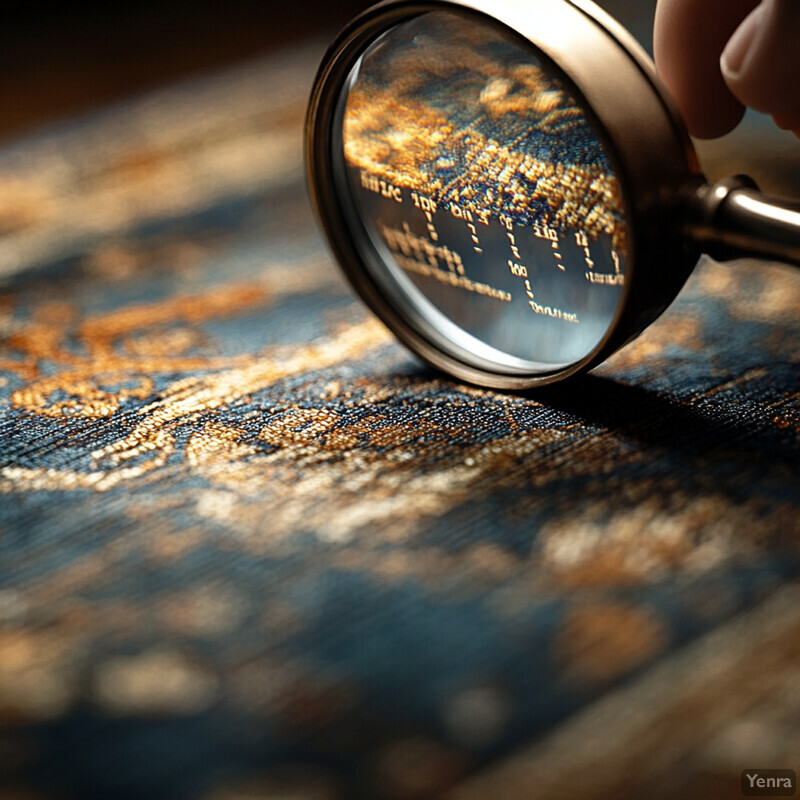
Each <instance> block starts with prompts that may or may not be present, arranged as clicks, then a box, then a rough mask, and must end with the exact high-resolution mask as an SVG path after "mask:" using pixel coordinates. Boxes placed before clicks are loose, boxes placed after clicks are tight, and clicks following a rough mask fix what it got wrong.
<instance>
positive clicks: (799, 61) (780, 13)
mask: <svg viewBox="0 0 800 800" xmlns="http://www.w3.org/2000/svg"><path fill="white" fill-rule="evenodd" d="M720 67H721V70H722V76H723V79H724V80H725V83H726V84H727V86H728V88H729V89H730V91H731V92H732V93H733V95H734V96H735V97H736V98H737V99H738V100H739V101H741V102H742V103H743V104H744V105H746V106H750V107H751V108H754V109H756V111H762V112H764V113H766V114H771V115H772V116H773V117H774V118H775V121H776V122H777V123H778V125H779V126H780V127H782V128H788V129H791V130H795V131H800V2H798V0H762V2H761V3H760V4H759V5H758V6H756V8H755V9H754V10H753V11H752V12H751V13H750V14H749V15H748V16H747V17H746V18H745V19H744V21H743V22H742V23H741V24H740V25H739V27H738V28H737V29H736V31H735V32H734V33H733V36H731V38H730V39H729V41H728V44H727V45H726V46H725V49H724V50H723V52H722V56H721V58H720Z"/></svg>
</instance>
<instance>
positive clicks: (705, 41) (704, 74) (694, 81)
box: [654, 0, 797, 139]
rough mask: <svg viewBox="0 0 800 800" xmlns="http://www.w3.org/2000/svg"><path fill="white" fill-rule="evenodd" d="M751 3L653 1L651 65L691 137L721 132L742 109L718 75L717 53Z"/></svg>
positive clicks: (754, 1)
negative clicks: (676, 106) (674, 103)
mask: <svg viewBox="0 0 800 800" xmlns="http://www.w3.org/2000/svg"><path fill="white" fill-rule="evenodd" d="M790 2H797V0H790ZM757 4H758V0H659V2H658V6H657V8H656V22H655V30H654V48H655V57H656V65H657V67H658V71H659V73H660V75H661V78H662V80H663V81H664V83H665V84H666V86H667V89H669V91H670V92H671V93H672V95H673V96H674V98H675V100H676V102H677V104H678V108H679V109H680V111H681V114H682V116H683V118H684V120H685V121H686V124H687V126H688V128H689V132H690V133H691V134H692V135H693V136H697V137H699V138H701V139H712V138H714V137H716V136H722V135H723V134H725V133H727V132H728V131H730V130H732V129H733V128H735V127H736V125H737V124H738V123H739V120H741V118H742V115H743V114H744V105H743V103H742V102H741V100H739V99H738V98H737V97H735V96H734V94H733V93H732V92H731V90H730V89H729V88H728V86H727V84H726V83H725V80H724V79H723V76H722V70H721V68H720V56H721V55H722V51H723V49H724V47H725V45H726V44H727V42H728V40H729V39H730V37H731V35H732V34H733V32H734V31H735V30H736V29H737V28H738V26H739V24H740V23H741V22H742V20H743V19H744V18H745V17H747V15H748V14H749V13H750V12H751V11H752V10H753V9H754V8H755V7H756V5H757Z"/></svg>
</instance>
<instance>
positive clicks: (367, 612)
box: [0, 43, 800, 800]
mask: <svg viewBox="0 0 800 800" xmlns="http://www.w3.org/2000/svg"><path fill="white" fill-rule="evenodd" d="M320 53H321V49H320V44H319V43H317V44H314V45H310V46H309V47H307V48H305V49H304V48H296V49H295V50H293V51H291V52H288V53H283V54H280V55H277V56H274V57H270V58H267V59H265V60H263V61H260V62H256V63H251V64H248V65H246V66H243V67H241V68H239V69H236V70H233V71H229V72H225V73H222V74H219V75H216V76H211V77H208V78H206V79H204V80H200V81H195V82H190V83H184V84H181V85H179V86H176V87H173V88H170V89H166V90H163V91H161V92H158V93H155V94H152V95H148V96H146V97H143V98H141V99H138V100H136V101H132V102H129V103H127V104H124V105H120V106H115V107H113V108H109V109H107V110H104V111H102V112H98V113H95V114H93V115H91V116H89V117H85V118H82V119H79V120H77V121H74V122H72V123H70V124H68V125H66V124H65V125H61V126H58V127H56V128H51V129H49V130H47V131H45V132H43V133H39V134H37V135H33V136H30V137H28V138H26V139H24V140H22V141H19V142H17V143H14V144H11V145H6V146H5V147H3V148H2V149H1V150H0V176H2V178H0V231H2V238H0V276H1V277H0V279H1V280H2V293H0V436H1V437H2V438H0V726H1V732H0V764H2V772H1V773H0V776H1V777H0V797H2V798H3V800H5V799H6V798H26V799H32V800H45V799H46V800H50V799H51V798H52V799H55V798H76V799H79V800H92V799H93V798H103V800H105V799H106V798H115V799H119V800H126V799H127V798H131V800H133V799H136V800H138V799H139V798H147V800H184V799H186V800H188V799H189V798H202V799H203V800H265V799H266V798H270V799H274V800H277V799H278V798H281V799H282V800H289V798H291V800H341V799H342V798H365V799H366V798H370V799H374V800H383V799H384V798H386V799H388V800H411V799H412V798H429V797H438V796H441V795H443V794H444V793H447V792H450V791H452V792H453V796H456V797H463V798H489V797H491V798H505V797H508V798H515V799H517V798H528V797H530V798H591V799H592V800H594V799H598V800H599V799H600V798H617V799H618V800H620V799H621V798H644V797H647V798H671V797H681V798H723V797H739V796H740V792H739V773H740V772H741V770H742V769H744V768H751V767H787V768H797V767H798V766H800V765H798V763H797V753H798V752H800V727H799V726H798V722H797V720H798V719H800V694H798V688H797V687H798V685H800V681H799V680H798V679H800V611H799V610H798V609H800V603H798V599H800V598H798V593H797V592H798V590H797V588H796V587H795V585H793V584H794V581H795V579H796V577H797V575H798V574H800V547H798V533H800V523H799V522H798V520H799V519H800V517H799V516H798V515H799V514H800V492H798V472H799V471H800V470H799V467H800V458H799V457H798V431H799V430H800V403H799V402H798V398H799V397H800V347H799V346H798V342H800V317H799V316H798V313H797V312H798V307H799V306H800V275H798V274H796V273H795V272H792V271H791V270H788V269H785V268H783V267H780V266H778V265H756V264H752V263H740V264H736V265H732V266H722V265H719V264H714V263H711V262H706V263H703V264H702V265H701V266H700V267H699V268H698V270H697V271H696V273H695V275H694V276H693V277H692V279H691V280H690V282H689V284H688V285H687V287H686V289H685V290H684V292H683V293H682V294H681V295H680V297H679V299H678V301H677V302H676V303H675V305H674V306H673V307H672V308H671V309H670V310H669V311H668V312H667V313H666V314H665V315H664V316H663V317H662V318H661V320H659V321H658V322H657V323H656V324H655V325H654V326H653V327H652V328H651V329H650V330H648V331H647V332H646V333H645V334H644V335H643V336H641V337H640V338H639V339H638V340H636V341H635V342H634V343H633V344H631V345H630V346H628V347H626V348H625V349H624V350H622V351H621V352H620V353H619V354H617V356H615V357H614V358H613V359H612V360H611V361H609V362H608V363H607V364H606V365H604V366H603V367H602V368H601V369H599V370H597V371H595V372H594V373H593V374H592V375H589V376H587V377H585V378H581V379H579V380H576V381H573V382H571V383H568V384H566V385H563V386H559V387H558V388H556V389H549V390H547V391H541V392H539V393H536V394H531V395H529V396H515V395H510V394H501V393H496V392H491V391H485V390H480V389H476V388H473V387H470V386H467V385H462V384H458V383H455V382H453V381H450V380H448V379H447V378H445V377H443V376H441V375H439V374H437V373H435V372H433V371H431V370H428V369H426V368H425V367H423V366H422V365H420V363H419V362H417V361H416V360H415V359H414V358H413V357H412V356H410V355H409V354H408V353H407V352H406V351H405V350H403V349H402V348H401V347H400V346H399V345H397V344H396V343H395V342H394V340H393V339H392V337H391V336H390V335H389V334H388V333H387V332H386V330H385V329H384V328H383V327H382V326H381V325H380V324H379V323H378V322H377V321H375V320H374V319H373V318H372V317H371V316H370V315H369V313H368V312H367V311H366V310H365V309H364V307H363V306H362V305H361V304H360V303H359V302H357V301H356V299H355V298H354V296H353V294H352V293H351V291H350V290H349V289H348V288H347V287H346V286H345V285H344V283H343V281H342V279H341V277H340V276H339V273H338V271H337V269H336V268H335V267H334V265H333V264H332V263H331V260H330V257H329V256H328V254H327V252H326V250H325V248H324V247H323V245H322V242H321V240H320V238H319V236H318V234H317V232H316V230H315V226H314V224H313V221H312V219H311V215H310V210H309V207H308V203H307V200H306V194H305V189H304V186H303V179H302V163H301V124H302V115H303V111H304V106H305V101H306V97H307V92H308V87H309V84H310V79H311V75H312V73H313V70H314V67H315V65H316V62H317V60H318V57H319V55H320ZM791 155H792V157H793V158H794V159H795V160H796V158H797V151H796V150H795V151H793V153H792V154H791ZM740 166H741V165H740Z"/></svg>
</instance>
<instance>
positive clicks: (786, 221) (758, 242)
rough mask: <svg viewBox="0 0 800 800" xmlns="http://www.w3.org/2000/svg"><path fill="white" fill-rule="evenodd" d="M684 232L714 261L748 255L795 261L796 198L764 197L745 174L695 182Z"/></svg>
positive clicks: (799, 215) (799, 247)
mask: <svg viewBox="0 0 800 800" xmlns="http://www.w3.org/2000/svg"><path fill="white" fill-rule="evenodd" d="M687 233H688V235H689V237H690V238H691V239H692V240H693V241H694V243H695V244H697V245H698V246H699V247H700V249H702V251H703V252H705V253H708V255H710V256H711V257H712V258H715V259H716V260H718V261H729V260H731V259H734V258H742V257H743V256H752V257H754V258H766V259H771V260H774V261H784V262H786V263H788V264H792V265H794V266H796V267H800V202H798V201H793V200H783V199H779V198H775V197H767V196H765V195H763V194H761V192H759V191H758V187H757V186H756V183H755V181H753V179H752V178H749V177H747V176H746V175H737V176H736V177H734V178H726V179H725V180H723V181H720V182H719V183H715V184H714V185H708V184H705V185H704V186H701V187H700V188H698V189H697V191H696V193H695V196H694V198H693V200H692V201H691V203H690V221H689V225H688V231H687Z"/></svg>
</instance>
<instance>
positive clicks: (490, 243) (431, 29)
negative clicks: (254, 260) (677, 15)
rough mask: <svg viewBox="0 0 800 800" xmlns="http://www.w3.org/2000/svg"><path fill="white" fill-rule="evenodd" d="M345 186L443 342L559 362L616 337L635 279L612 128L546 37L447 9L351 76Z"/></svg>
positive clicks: (423, 321) (483, 363)
mask: <svg viewBox="0 0 800 800" xmlns="http://www.w3.org/2000/svg"><path fill="white" fill-rule="evenodd" d="M335 131H337V134H335V136H334V142H333V145H332V146H333V148H334V149H333V157H334V161H337V162H339V163H338V165H337V169H338V176H337V178H336V180H337V181H338V184H337V187H338V188H337V191H338V196H339V198H340V200H341V203H342V206H343V208H344V211H345V213H346V215H347V218H348V220H349V221H350V227H351V232H352V235H353V236H354V237H355V238H356V241H357V246H358V248H359V251H360V253H361V257H362V260H363V261H364V264H365V266H366V268H367V269H368V271H369V273H370V276H371V278H372V280H373V281H374V283H376V284H377V285H378V287H379V289H380V291H381V292H383V293H384V294H385V295H386V296H388V297H390V298H391V299H392V302H393V303H394V305H395V307H396V308H397V310H398V312H399V313H402V314H403V315H404V316H405V317H407V318H408V319H409V320H412V321H413V324H414V325H415V327H416V328H417V329H418V331H419V332H420V333H421V334H422V335H423V336H425V337H427V338H428V339H429V340H431V341H433V342H435V343H436V346H437V347H441V348H442V349H445V350H448V351H449V352H451V353H452V354H454V355H455V356H456V357H457V358H460V359H462V360H464V361H466V362H467V363H473V364H475V365H476V366H478V367H480V368H482V369H490V370H491V369H494V370H503V371H505V372H508V371H511V372H519V373H545V372H549V371H553V370H556V369H562V368H564V367H567V366H569V365H571V364H575V363H576V362H578V361H581V360H582V359H584V358H585V357H587V356H588V355H589V354H590V353H592V352H593V351H594V350H595V349H596V348H597V347H598V345H599V344H600V343H601V341H602V340H603V338H604V337H605V335H606V333H607V332H608V330H609V328H610V327H611V325H612V323H613V322H614V320H615V317H616V315H617V310H618V308H619V307H620V303H621V300H622V298H623V294H624V291H625V263H626V230H625V211H624V203H623V198H622V192H621V188H620V184H619V181H618V180H617V177H616V176H615V174H614V171H613V169H612V165H611V159H610V157H609V154H608V152H607V150H606V149H605V147H604V144H603V142H602V139H601V136H600V134H599V132H598V128H597V127H596V126H595V123H594V122H593V121H592V119H591V118H590V116H588V115H587V114H586V112H585V110H584V109H583V108H582V106H581V103H580V102H579V101H578V100H577V99H576V98H575V97H574V96H573V94H572V93H571V91H570V90H569V89H568V84H567V81H566V79H565V78H564V77H563V76H562V75H561V73H560V72H559V71H558V70H557V69H556V68H555V67H554V66H553V65H552V64H551V63H549V62H547V61H546V60H545V59H544V58H543V57H541V56H540V55H539V54H538V51H537V50H536V49H534V47H533V46H532V45H531V44H529V43H526V42H524V41H523V40H522V39H521V38H517V37H516V36H515V35H514V34H513V33H511V32H510V31H507V30H506V29H504V28H502V27H500V26H495V25H494V24H492V23H491V22H489V21H485V22H484V21H481V20H480V19H479V18H476V17H475V16H474V15H467V14H460V13H452V12H449V11H448V12H444V11H432V12H428V13H424V14H422V15H419V16H417V17H414V18H412V19H410V20H407V21H404V22H402V23H400V24H397V25H396V26H394V27H393V28H390V29H389V30H388V32H385V33H383V35H381V36H380V37H379V38H378V39H377V40H376V41H374V42H373V43H372V44H371V45H370V46H369V47H367V49H366V50H365V51H364V52H363V54H362V56H361V57H360V59H359V60H358V62H357V63H356V65H355V66H354V68H353V69H352V71H351V73H350V77H349V79H348V80H347V82H346V83H345V88H344V90H343V92H342V97H341V99H340V102H339V111H338V121H337V123H336V126H335Z"/></svg>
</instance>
